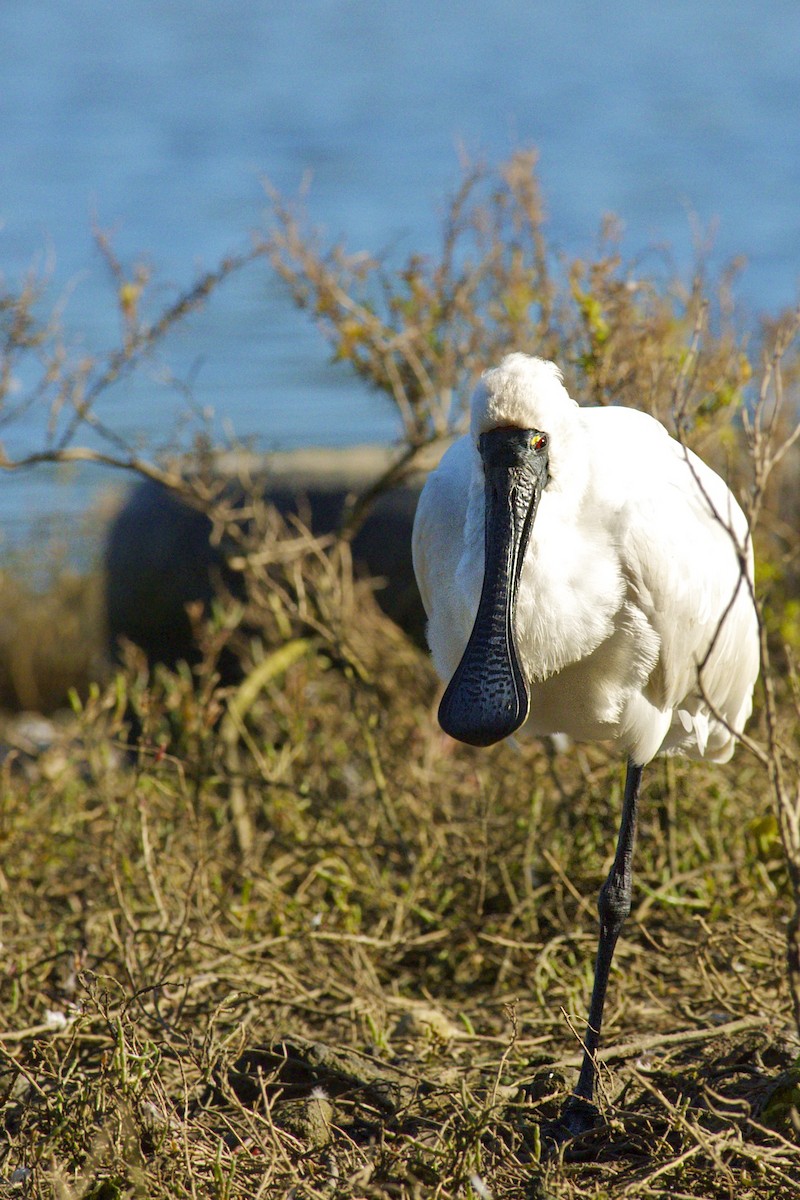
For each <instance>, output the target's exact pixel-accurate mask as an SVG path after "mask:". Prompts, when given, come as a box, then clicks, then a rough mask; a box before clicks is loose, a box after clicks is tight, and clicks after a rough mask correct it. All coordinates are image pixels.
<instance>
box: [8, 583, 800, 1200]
mask: <svg viewBox="0 0 800 1200" xmlns="http://www.w3.org/2000/svg"><path fill="white" fill-rule="evenodd" d="M320 573H321V574H320ZM290 574H291V572H289V575H290ZM323 576H324V577H323ZM320 580H322V582H321V583H320ZM305 582H306V585H308V583H309V581H308V580H306V581H305ZM295 583H297V580H296V579H295ZM316 583H317V585H319V586H318V589H317V592H316V593H315V598H314V599H313V603H312V600H310V599H309V596H310V594H311V593H310V591H309V587H308V586H303V587H297V586H295V587H294V588H293V589H289V588H288V585H287V590H286V591H282V590H281V591H280V592H279V595H280V597H281V603H280V604H277V603H275V602H274V601H273V602H272V604H271V609H270V603H269V602H265V605H264V611H265V612H269V611H271V614H272V615H271V617H270V620H271V621H272V625H271V626H270V625H269V622H267V625H268V626H269V627H268V628H266V632H265V638H264V640H262V641H259V642H256V641H255V640H252V641H251V642H249V643H248V646H247V654H249V655H250V659H246V660H245V661H246V668H247V672H248V675H247V676H246V677H245V679H244V681H243V682H241V683H239V684H233V685H231V686H230V687H229V689H228V690H227V691H225V690H222V691H220V690H219V689H216V688H215V686H214V682H215V681H214V678H213V663H214V655H215V653H217V652H218V651H219V648H220V646H221V644H222V643H223V642H224V640H225V637H226V636H227V634H226V633H225V630H224V629H222V630H221V631H220V629H218V630H217V631H216V633H213V632H212V633H211V634H209V642H208V645H207V647H206V652H207V657H206V665H205V666H203V665H202V664H201V666H200V667H199V668H198V669H197V671H196V672H195V674H194V677H192V676H190V673H189V672H188V671H182V672H179V673H178V674H175V675H170V674H169V673H167V672H159V671H156V673H155V675H153V676H151V675H148V674H147V672H146V671H145V669H144V666H143V664H142V662H141V661H140V660H138V659H137V658H136V656H135V655H131V656H130V660H129V662H128V663H127V665H126V666H125V667H124V668H123V670H122V671H121V672H120V673H119V674H118V675H117V676H116V677H115V678H112V679H111V680H110V682H109V683H108V684H107V685H105V686H104V687H102V688H95V689H93V690H92V692H91V694H90V695H89V696H88V697H87V698H86V699H85V700H84V702H83V703H78V702H76V705H75V708H76V711H75V712H73V713H72V714H70V715H69V716H65V717H63V718H60V719H59V720H58V721H56V723H55V724H54V725H52V727H51V732H50V735H48V736H45V735H44V734H43V735H42V737H40V738H39V740H38V741H37V739H36V738H35V737H33V736H32V734H31V729H30V727H25V726H24V724H23V726H22V727H20V723H19V719H18V718H16V719H15V720H9V721H8V722H7V723H6V727H5V736H4V743H5V747H6V748H5V754H4V758H3V762H2V768H1V770H2V791H3V796H4V804H3V812H2V826H0V838H2V846H3V853H2V873H0V889H2V894H3V912H2V926H1V927H0V937H1V938H2V954H3V966H4V969H3V976H2V1029H0V1044H1V1045H2V1050H3V1054H2V1060H0V1061H2V1067H1V1072H2V1074H1V1076H0V1106H1V1107H2V1119H3V1122H4V1129H5V1141H4V1145H3V1147H2V1150H0V1174H2V1179H3V1181H4V1184H3V1186H2V1189H0V1190H5V1191H7V1192H8V1194H9V1195H21V1196H26V1197H27V1196H31V1197H44V1196H53V1195H55V1196H58V1197H63V1198H65V1200H76V1198H79V1197H80V1198H85V1200H116V1198H121V1197H128V1196H147V1197H152V1198H156V1200H157V1198H161V1197H164V1198H166V1197H170V1198H171V1200H178V1198H183V1197H189V1196H203V1197H205V1196H214V1197H230V1198H234V1197H247V1198H248V1200H252V1198H253V1197H257V1196H258V1197H266V1196H269V1197H278V1198H280V1197H285V1198H286V1200H288V1198H289V1197H293V1198H299V1197H323V1196H324V1197H341V1198H343V1200H345V1198H348V1200H349V1198H356V1197H358V1198H361V1197H364V1198H369V1200H378V1198H381V1200H383V1198H384V1197H385V1198H387V1200H388V1198H389V1197H391V1198H393V1200H394V1198H398V1200H413V1198H417V1197H437V1198H438V1197H441V1198H445V1197H455V1196H459V1197H461V1196H475V1197H480V1198H485V1197H487V1196H494V1197H496V1198H499V1197H523V1196H525V1197H551V1198H553V1200H556V1198H561V1197H590V1196H591V1197H603V1196H611V1195H613V1196H631V1197H671V1198H672V1197H678V1196H686V1197H704V1198H709V1197H717V1196H720V1197H728V1196H733V1195H734V1194H735V1195H736V1196H737V1200H746V1198H748V1197H783V1196H786V1197H788V1196H792V1195H795V1194H796V1190H797V1186H798V1180H800V1145H798V1132H797V1129H798V1126H797V1111H798V1107H800V1105H799V1104H798V1101H799V1100H800V1071H799V1070H798V1061H799V1060H798V1051H799V1050H800V1045H799V1044H798V1040H797V1034H796V1030H794V1029H793V1027H792V1023H791V1019H790V1014H791V1006H790V1003H789V999H788V993H787V988H786V985H785V967H784V953H785V952H784V926H785V919H786V917H785V914H786V911H787V908H788V898H787V883H786V879H785V876H784V870H783V867H782V862H781V856H780V853H779V850H778V842H777V837H776V830H775V823H774V820H773V818H772V816H771V813H770V802H769V795H768V789H767V784H766V780H765V778H764V773H763V770H762V768H761V767H760V766H759V765H758V763H757V762H756V761H755V760H754V759H752V758H751V757H750V756H748V754H747V753H746V752H745V751H743V750H739V752H738V753H737V755H736V756H735V758H734V760H733V761H732V762H731V763H730V764H728V765H726V766H724V767H712V766H706V765H704V764H688V763H684V762H682V761H679V760H658V761H656V762H655V763H654V764H652V765H651V767H650V768H649V769H648V772H647V774H646V776H645V782H644V793H643V795H644V800H643V817H642V826H641V834H640V839H639V844H638V847H637V856H636V876H635V900H634V910H633V912H632V915H631V918H630V920H629V922H628V925H627V926H626V929H625V932H624V934H623V938H622V940H621V943H620V945H619V948H618V951H617V955H616V959H615V966H614V970H613V971H612V979H611V990H610V996H609V1001H608V1006H607V1016H606V1027H605V1030H604V1038H603V1046H604V1057H605V1062H604V1065H603V1067H602V1072H601V1094H600V1103H599V1107H600V1121H599V1124H598V1127H597V1128H596V1129H595V1130H593V1131H592V1132H590V1133H588V1134H587V1135H585V1136H584V1137H582V1138H580V1139H577V1140H576V1141H574V1142H571V1143H569V1142H568V1143H566V1144H562V1145H561V1146H560V1148H559V1147H555V1148H554V1147H553V1145H552V1143H551V1141H550V1140H549V1134H550V1130H551V1129H552V1126H553V1123H554V1122H555V1121H556V1120H557V1117H558V1114H559V1112H560V1109H561V1106H562V1104H563V1102H564V1100H565V1098H566V1096H567V1095H568V1093H569V1089H570V1087H571V1085H572V1083H573V1082H574V1079H575V1074H576V1070H577V1064H578V1062H579V1055H580V1037H581V1034H582V1030H583V1023H584V1021H585V1013H586V1008H587V1003H588V995H589V990H590V986H591V976H592V967H593V956H594V946H595V939H596V915H595V914H596V909H595V905H596V897H597V892H598V889H599V886H600V883H601V882H602V879H603V877H604V874H605V872H606V871H607V869H608V865H609V863H610V860H611V856H612V854H613V847H614V841H615V836H616V823H617V819H618V814H619V806H620V797H621V788H622V782H623V776H624V764H623V763H621V762H619V761H618V760H617V759H616V758H615V756H614V754H613V750H612V749H610V748H608V747H603V746H593V747H571V748H569V749H567V750H565V751H563V752H561V753H555V751H554V749H553V747H551V746H550V745H548V744H543V743H541V742H536V741H525V740H520V742H519V743H518V744H506V745H502V746H499V747H496V748H493V749H491V750H485V751H481V750H473V749H471V748H468V747H458V746H456V744H455V743H453V742H450V741H449V740H448V739H446V738H445V737H444V735H442V734H441V732H440V731H439V730H438V728H437V725H436V721H435V700H436V696H437V683H436V681H435V680H434V678H433V675H432V672H431V669H430V666H429V664H428V662H427V659H426V657H425V655H424V654H423V652H422V651H420V650H419V649H418V648H417V647H416V646H414V645H412V644H411V643H410V642H408V641H407V640H406V639H405V638H404V637H403V635H402V634H401V633H400V632H399V631H398V630H396V629H395V627H394V626H392V625H391V624H390V623H389V622H388V621H387V620H386V619H385V618H384V617H382V616H381V614H380V613H379V612H378V611H377V609H376V608H375V606H374V604H373V602H372V599H371V597H370V595H369V594H368V592H367V591H366V590H363V589H361V588H359V587H356V589H355V591H353V589H352V581H350V582H349V583H348V581H347V577H346V572H345V571H344V568H343V569H342V571H341V572H340V573H339V574H337V573H336V572H335V571H334V572H332V570H331V568H330V567H329V566H324V567H323V566H322V565H320V566H319V572H318V575H317V578H316ZM326 589H327V591H326ZM290 593H291V595H290ZM320 597H321V598H320ZM326 597H327V599H326ZM290 600H291V603H290V602H289V601H290ZM348 612H349V614H350V618H351V619H350V621H349V623H348V624H347V625H346V627H345V626H344V625H340V624H339V623H338V622H339V620H340V618H342V615H343V614H344V616H347V613H348ZM354 612H356V613H358V620H357V621H353V620H352V615H353V613H354ZM215 639H216V641H215ZM255 672H257V676H256V675H255V674H254V673H255ZM248 678H249V680H250V681H251V683H252V681H253V680H254V679H257V682H258V687H255V686H250V687H249V689H248ZM758 720H759V717H758V714H757V715H756V717H755V725H754V728H756V729H757V726H758ZM132 732H135V735H136V737H135V740H134V739H133V737H132Z"/></svg>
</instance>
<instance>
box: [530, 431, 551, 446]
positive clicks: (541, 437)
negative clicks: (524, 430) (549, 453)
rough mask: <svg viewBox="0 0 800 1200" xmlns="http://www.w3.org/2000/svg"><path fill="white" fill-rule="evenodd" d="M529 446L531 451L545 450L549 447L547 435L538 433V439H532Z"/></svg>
mask: <svg viewBox="0 0 800 1200" xmlns="http://www.w3.org/2000/svg"><path fill="white" fill-rule="evenodd" d="M529 445H530V447H531V450H544V448H545V446H546V445H547V434H546V433H537V435H536V437H534V438H531V440H530V443H529Z"/></svg>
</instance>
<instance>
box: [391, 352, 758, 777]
mask: <svg viewBox="0 0 800 1200" xmlns="http://www.w3.org/2000/svg"><path fill="white" fill-rule="evenodd" d="M503 426H517V427H520V428H525V429H533V430H541V431H544V432H546V433H548V434H549V439H550V447H549V473H550V479H549V482H548V484H547V486H546V487H545V489H544V491H543V493H542V496H541V501H540V504H539V508H538V511H537V514H536V518H535V520H534V523H533V528H532V531H531V535H530V542H529V544H528V549H527V553H526V556H525V561H524V564H523V567H522V574H521V577H520V583H519V592H518V596H517V611H516V622H515V624H516V635H517V647H518V651H519V656H520V661H521V665H522V668H523V671H524V672H525V674H526V675H527V678H528V680H529V681H530V684H531V689H530V690H531V708H530V716H529V718H528V722H527V726H526V727H527V729H529V730H530V731H531V732H532V733H535V734H551V733H566V734H570V735H571V736H572V737H574V738H576V739H579V740H587V739H589V740H602V739H610V740H613V741H615V742H616V743H617V744H618V745H619V747H620V749H621V750H622V751H624V753H625V754H626V755H627V756H629V757H630V758H632V759H633V760H634V761H635V762H637V763H640V764H641V763H646V762H648V761H649V760H650V759H651V758H652V757H653V756H654V755H655V754H657V753H658V751H659V750H668V751H679V752H680V753H682V754H687V755H689V756H691V757H694V758H702V757H705V758H710V759H713V760H714V761H716V762H724V761H726V760H727V759H728V758H730V756H731V754H732V753H733V748H734V744H735V738H734V737H733V736H732V734H731V732H730V731H729V729H728V728H727V727H726V726H728V725H729V726H730V727H731V728H732V729H733V730H735V731H737V732H738V731H740V730H741V729H742V728H743V726H744V723H745V721H746V720H747V717H748V716H749V715H750V709H751V697H752V691H753V684H754V683H755V679H756V675H757V674H758V636H757V626H756V618H755V610H754V606H753V600H752V593H751V582H752V572H753V555H752V547H751V544H750V538H749V534H748V531H747V524H746V522H745V518H744V515H743V513H742V511H741V509H740V508H739V506H738V504H737V503H736V501H735V500H734V498H733V496H732V495H731V493H730V491H729V490H728V488H727V487H726V485H725V484H724V483H723V481H722V480H721V479H720V477H719V476H718V475H716V474H715V473H714V472H713V471H712V470H711V469H710V468H709V467H707V466H706V465H705V463H703V462H702V461H701V460H700V459H699V458H698V457H697V456H696V455H695V454H693V453H692V452H691V451H690V450H688V449H686V448H685V447H683V446H681V445H680V444H679V443H678V442H676V441H675V440H674V439H673V438H671V437H670V436H669V434H668V433H667V431H666V430H665V429H664V427H663V426H662V425H661V424H660V423H659V422H658V421H656V420H654V419H653V418H652V417H649V416H647V415H646V414H644V413H641V412H637V411H636V410H634V409H628V408H614V407H608V408H579V407H578V406H577V405H576V404H575V402H574V401H573V400H571V399H570V397H569V396H568V394H567V391H566V389H565V388H564V386H563V384H562V382H561V376H560V373H559V371H558V369H557V368H556V367H555V365H554V364H553V363H550V362H545V361H543V360H542V359H537V358H529V357H528V356H526V355H523V354H509V355H508V356H507V357H506V358H505V359H504V360H503V362H502V363H501V365H500V366H499V367H497V368H496V369H494V370H491V371H487V372H486V373H485V374H484V376H483V379H482V382H481V384H480V386H479V387H478V389H477V390H476V392H475V395H474V397H473V401H472V422H471V432H470V435H468V436H466V437H463V438H461V439H459V441H457V442H456V443H455V444H454V445H453V446H452V447H451V448H450V449H449V450H448V452H447V453H446V454H445V456H444V458H443V459H442V462H441V464H440V465H439V467H438V469H437V470H436V471H435V472H433V473H432V474H431V475H430V476H429V478H428V480H427V483H426V485H425V488H424V489H423V492H422V497H421V499H420V503H419V507H418V510H417V517H416V522H415V526H414V543H413V552H414V569H415V571H416V575H417V581H418V583H419V589H420V592H421V595H422V601H423V604H424V606H425V610H426V612H427V614H428V640H429V645H430V648H431V653H432V656H433V661H434V665H435V666H436V669H437V671H438V673H439V675H440V676H441V678H442V679H443V680H444V681H445V682H447V681H448V680H450V678H451V677H452V675H453V673H454V672H455V670H456V667H457V666H458V663H459V661H460V659H461V656H462V654H463V652H464V648H465V646H466V644H467V640H468V638H469V635H470V632H471V630H472V625H473V622H474V620H475V614H476V610H477V607H478V598H479V596H480V593H481V586H482V582H483V572H484V473H483V466H482V461H481V457H480V454H479V452H478V447H477V439H478V437H479V435H480V434H481V433H484V432H486V431H488V430H490V429H492V428H497V427H503ZM723 617H724V619H723ZM709 649H710V651H711V652H710V654H709V653H708V652H709ZM707 654H708V661H707V662H706V663H705V665H704V667H703V671H702V690H701V687H700V685H699V682H698V666H699V665H700V663H701V662H702V661H703V659H704V658H705V656H706V655H707ZM703 692H704V693H705V697H706V699H707V700H708V701H709V702H710V707H709V704H708V703H707V702H706V699H704V697H703ZM720 717H721V718H722V720H719V719H718V718H720Z"/></svg>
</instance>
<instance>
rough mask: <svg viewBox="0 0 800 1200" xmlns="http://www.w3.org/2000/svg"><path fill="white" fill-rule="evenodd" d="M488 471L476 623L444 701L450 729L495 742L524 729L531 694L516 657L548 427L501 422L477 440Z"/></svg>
mask: <svg viewBox="0 0 800 1200" xmlns="http://www.w3.org/2000/svg"><path fill="white" fill-rule="evenodd" d="M479 449H480V453H481V458H482V460H483V470H484V478H485V488H484V497H485V527H484V528H485V536H484V542H485V549H484V571H483V586H482V588H481V598H480V602H479V604H478V612H477V615H476V617H475V624H474V625H473V628H472V633H471V634H470V638H469V641H468V642H467V646H466V649H465V651H464V654H463V656H462V658H461V662H460V663H459V665H458V667H457V668H456V671H455V673H454V675H453V678H452V679H451V680H450V683H449V685H448V687H447V689H446V691H445V693H444V696H443V697H442V701H441V704H440V705H439V724H440V725H441V727H442V729H444V731H445V733H449V734H450V736H451V737H454V738H456V739H457V740H458V741H461V742H467V743H468V744H470V745H472V746H491V745H492V744H493V743H494V742H499V741H502V739H503V738H506V737H508V736H509V734H512V733H513V732H514V730H516V729H519V727H520V725H522V723H523V722H524V720H525V719H526V717H527V715H528V709H529V706H530V698H529V695H528V687H527V683H526V680H525V676H524V674H523V671H522V668H521V666H520V662H519V655H518V653H517V646H516V640H515V629H514V618H515V611H516V599H517V591H518V588H519V580H520V575H521V572H522V564H523V562H524V561H525V553H526V551H527V548H528V542H529V540H530V532H531V528H532V525H533V520H534V517H535V516H536V509H537V507H538V504H539V498H540V496H541V494H542V490H543V489H544V487H545V485H546V483H547V435H546V434H544V433H541V432H540V431H539V430H535V429H518V428H516V427H515V428H499V429H493V430H490V431H489V432H488V433H484V434H482V435H481V438H480V442H479Z"/></svg>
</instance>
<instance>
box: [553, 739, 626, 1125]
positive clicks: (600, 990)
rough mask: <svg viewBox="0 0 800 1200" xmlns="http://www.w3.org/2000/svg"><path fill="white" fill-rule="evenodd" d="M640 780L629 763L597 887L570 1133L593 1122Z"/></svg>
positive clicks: (568, 1110)
mask: <svg viewBox="0 0 800 1200" xmlns="http://www.w3.org/2000/svg"><path fill="white" fill-rule="evenodd" d="M641 781H642V768H641V767H640V766H638V765H637V764H636V763H633V762H629V763H628V771H627V774H626V776H625V799H624V801H623V805H622V820H621V822H620V827H619V838H618V839H617V852H616V854H615V855H614V862H613V865H612V867H611V870H610V871H609V873H608V878H607V879H606V881H605V883H604V884H603V886H602V888H601V889H600V897H599V899H598V902H597V908H598V912H599V914H600V940H599V942H598V945H597V960H596V962H595V968H594V987H593V989H592V1002H591V1005H590V1006H589V1023H588V1025H587V1027H586V1039H585V1043H584V1045H585V1050H584V1054H583V1065H582V1066H581V1073H580V1075H579V1076H578V1082H577V1084H576V1086H575V1091H574V1092H573V1094H572V1098H571V1099H570V1100H569V1101H568V1102H567V1105H566V1107H565V1109H564V1114H563V1118H562V1120H563V1123H564V1125H565V1126H566V1128H567V1130H568V1131H569V1133H582V1132H583V1131H584V1130H585V1129H588V1128H590V1127H591V1125H592V1124H593V1122H594V1107H593V1102H594V1089H595V1083H596V1080H597V1066H596V1063H595V1051H596V1050H597V1046H598V1043H599V1041H600V1026H601V1025H602V1023H603V1005H604V1004H605V999H606V989H607V987H608V975H609V971H610V970H611V959H612V958H613V957H614V947H615V946H616V944H617V939H618V938H619V935H620V930H621V929H622V926H623V924H624V923H625V918H626V917H627V916H628V914H629V913H630V911H631V878H632V870H631V862H632V859H633V847H634V842H635V840H636V816H637V812H638V802H639V785H640V783H641Z"/></svg>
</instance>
